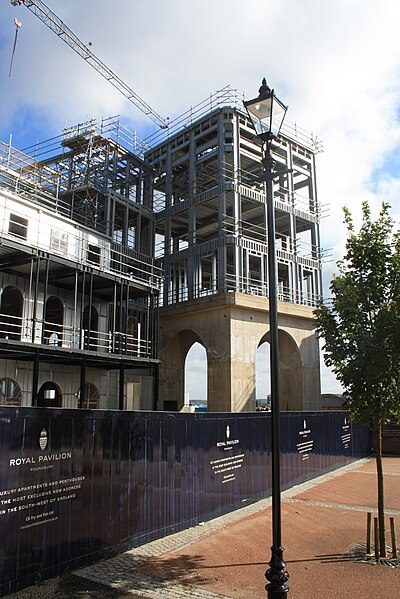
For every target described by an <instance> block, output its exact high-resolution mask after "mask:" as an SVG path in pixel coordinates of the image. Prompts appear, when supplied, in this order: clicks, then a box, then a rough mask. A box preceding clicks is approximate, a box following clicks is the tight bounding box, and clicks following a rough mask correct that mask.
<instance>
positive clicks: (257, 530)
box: [13, 457, 400, 599]
mask: <svg viewBox="0 0 400 599" xmlns="http://www.w3.org/2000/svg"><path fill="white" fill-rule="evenodd" d="M384 472H385V492H386V514H387V525H386V527H387V543H388V545H390V532H389V531H390V526H389V516H394V518H395V522H396V524H397V528H398V536H399V538H400V457H387V458H384ZM376 504H377V500H376V473H375V460H374V459H373V458H368V459H364V460H360V461H358V462H355V463H353V464H351V465H349V466H346V467H344V468H341V469H340V470H337V471H335V472H333V473H330V474H328V475H324V476H322V477H319V478H318V479H314V480H313V481H310V482H307V483H304V484H302V485H299V486H297V487H294V488H292V489H289V490H288V491H286V492H284V493H283V495H282V526H283V533H282V536H283V543H284V545H285V547H286V549H285V559H286V562H287V571H288V572H289V574H290V581H289V586H290V591H289V594H288V598H290V599H314V598H315V599H331V598H332V599H333V598H335V599H346V598H347V597H349V598H350V597H351V598H352V599H358V598H359V599H380V598H385V599H386V598H388V597H393V598H394V597H399V596H400V590H399V589H400V567H393V562H392V563H391V565H380V564H379V565H377V564H376V563H374V562H372V561H371V562H370V563H366V562H365V561H361V560H362V557H363V555H364V554H363V551H362V544H363V543H365V541H366V518H367V517H366V513H367V512H368V511H371V512H373V513H375V511H376V510H375V507H374V506H376ZM270 544H271V503H270V500H269V499H266V500H262V501H259V502H258V503H256V504H253V505H250V506H247V507H245V508H243V509H241V510H238V511H236V512H233V513H231V514H228V515H226V516H222V517H220V518H217V519H215V520H212V521H210V522H206V523H204V524H203V525H199V526H196V527H194V528H191V529H189V530H186V531H183V532H180V533H177V534H174V535H170V536H169V537H166V538H164V539H160V540H158V541H154V542H152V543H148V544H147V545H143V546H141V547H138V548H136V549H132V550H130V551H127V552H125V553H123V554H121V555H119V556H117V557H115V558H112V559H108V560H103V561H101V562H99V563H97V564H94V565H92V566H89V567H87V568H83V569H81V570H78V571H76V572H74V575H70V576H68V577H63V578H60V579H57V580H56V581H50V582H49V583H43V585H39V587H31V588H30V589H26V590H24V591H21V592H20V593H16V594H14V595H13V597H15V599H22V598H28V597H29V599H36V598H37V597H50V596H53V597H54V595H55V594H56V595H58V597H59V598H60V599H61V598H63V597H83V596H85V597H88V598H90V599H92V598H93V599H94V598H95V597H96V598H97V597H102V598H106V597H107V598H108V597H110V598H111V597H116V598H121V599H122V598H128V597H129V598H132V597H136V598H141V599H256V598H261V597H267V593H266V591H265V590H264V585H265V583H266V580H265V578H264V572H265V570H266V562H267V561H268V560H269V559H270V550H269V546H270ZM398 545H400V542H399V543H398ZM68 585H70V587H69V591H68V592H67V593H66V594H64V593H65V592H66V587H67V586H68ZM103 585H104V586H103ZM46 587H47V588H48V589H49V591H48V594H46ZM36 592H37V593H38V594H35V593H36ZM29 593H30V594H29Z"/></svg>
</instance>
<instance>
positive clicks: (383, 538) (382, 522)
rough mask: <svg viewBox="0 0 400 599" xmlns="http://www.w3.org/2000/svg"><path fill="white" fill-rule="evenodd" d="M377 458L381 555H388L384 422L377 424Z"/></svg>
mask: <svg viewBox="0 0 400 599" xmlns="http://www.w3.org/2000/svg"><path fill="white" fill-rule="evenodd" d="M375 459H376V471H377V475H378V524H379V556H380V557H386V536H385V502H384V489H383V466H382V423H381V422H379V423H377V424H376V426H375Z"/></svg>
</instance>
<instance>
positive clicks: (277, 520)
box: [243, 78, 289, 599]
mask: <svg viewBox="0 0 400 599" xmlns="http://www.w3.org/2000/svg"><path fill="white" fill-rule="evenodd" d="M243 104H244V106H245V108H246V110H247V113H248V115H249V117H250V119H251V121H252V123H253V126H254V129H255V131H256V137H257V138H258V139H259V140H260V141H261V143H262V150H263V158H262V167H263V174H262V179H263V181H264V184H265V191H266V198H267V233H268V296H269V323H270V365H271V371H270V377H271V419H272V547H271V561H270V562H269V569H268V570H267V571H266V573H265V576H266V578H267V580H268V581H269V584H267V585H266V587H265V588H266V590H267V591H268V599H284V598H285V597H287V594H288V591H289V587H288V586H287V585H286V582H287V580H288V578H289V574H288V573H287V572H286V570H285V566H286V564H285V562H284V559H283V547H282V541H281V478H280V430H279V429H280V414H279V359H278V358H279V347H278V304H277V267H276V252H275V211H274V189H273V180H274V178H275V177H276V176H277V173H276V172H275V166H276V163H275V160H274V159H273V157H272V155H271V144H272V141H273V140H274V139H275V138H276V137H277V136H278V134H279V131H280V128H281V126H282V123H283V119H284V118H285V114H286V110H287V106H285V105H284V104H282V102H281V101H280V100H278V98H277V97H276V96H275V93H274V90H271V89H270V88H269V87H268V85H267V82H266V80H265V78H264V79H263V81H262V85H261V87H260V89H259V96H258V98H255V99H254V100H249V101H248V102H243Z"/></svg>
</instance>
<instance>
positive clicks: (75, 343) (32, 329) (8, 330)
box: [0, 313, 153, 358]
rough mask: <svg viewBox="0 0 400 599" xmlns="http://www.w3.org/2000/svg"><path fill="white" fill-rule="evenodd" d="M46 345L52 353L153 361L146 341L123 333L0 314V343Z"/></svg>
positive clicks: (149, 341)
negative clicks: (87, 353) (88, 353)
mask: <svg viewBox="0 0 400 599" xmlns="http://www.w3.org/2000/svg"><path fill="white" fill-rule="evenodd" d="M1 339H4V340H7V341H8V340H10V341H21V342H24V343H33V344H35V345H40V344H43V345H46V346H49V348H52V349H54V350H57V349H68V350H81V351H82V350H86V351H92V352H97V353H103V354H104V353H108V354H119V355H127V356H130V357H138V358H150V357H152V349H153V344H152V341H151V340H150V339H148V338H145V337H144V338H143V337H141V336H139V335H134V334H130V333H126V332H122V331H99V330H89V329H87V328H86V329H85V328H83V329H80V328H79V327H74V326H68V325H59V324H54V323H52V322H47V321H45V320H42V319H33V318H23V317H19V316H11V315H9V314H4V313H0V340H1Z"/></svg>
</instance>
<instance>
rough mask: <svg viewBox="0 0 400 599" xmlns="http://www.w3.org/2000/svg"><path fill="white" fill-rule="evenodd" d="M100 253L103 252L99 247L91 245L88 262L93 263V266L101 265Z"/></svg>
mask: <svg viewBox="0 0 400 599" xmlns="http://www.w3.org/2000/svg"><path fill="white" fill-rule="evenodd" d="M100 251H101V250H100V248H99V246H97V245H93V244H91V243H89V246H88V252H87V259H88V262H91V263H92V264H98V265H100Z"/></svg>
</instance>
